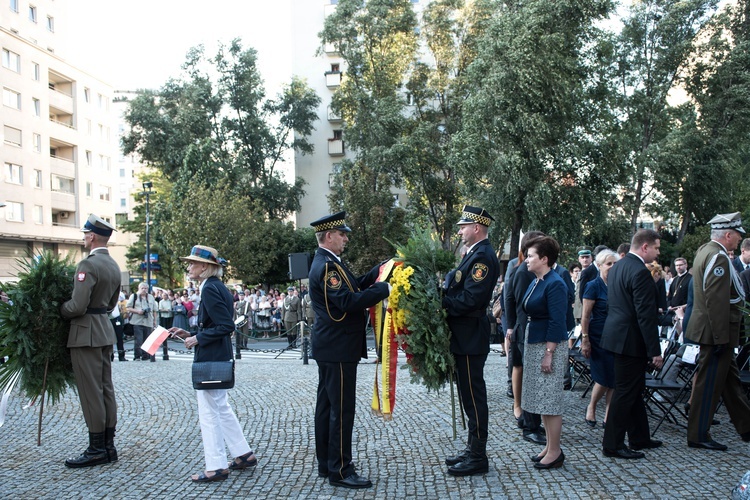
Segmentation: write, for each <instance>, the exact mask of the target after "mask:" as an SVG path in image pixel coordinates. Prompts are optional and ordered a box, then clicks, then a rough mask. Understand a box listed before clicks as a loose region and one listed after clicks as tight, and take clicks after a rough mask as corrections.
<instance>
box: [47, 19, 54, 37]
mask: <svg viewBox="0 0 750 500" xmlns="http://www.w3.org/2000/svg"><path fill="white" fill-rule="evenodd" d="M47 31H50V32H52V33H54V32H55V18H54V17H52V16H47Z"/></svg>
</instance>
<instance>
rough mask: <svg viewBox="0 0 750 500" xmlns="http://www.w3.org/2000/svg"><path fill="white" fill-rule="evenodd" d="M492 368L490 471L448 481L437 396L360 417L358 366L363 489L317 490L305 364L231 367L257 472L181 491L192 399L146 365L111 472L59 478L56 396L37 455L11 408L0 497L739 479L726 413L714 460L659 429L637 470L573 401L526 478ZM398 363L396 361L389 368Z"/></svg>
mask: <svg viewBox="0 0 750 500" xmlns="http://www.w3.org/2000/svg"><path fill="white" fill-rule="evenodd" d="M505 359H506V358H501V357H500V356H499V355H498V354H497V353H492V354H491V355H490V357H489V360H488V363H487V367H486V369H485V377H486V379H487V381H488V393H489V406H490V418H491V421H490V432H491V435H490V439H489V443H488V454H489V457H490V471H489V473H488V474H486V475H482V476H474V477H467V478H454V477H451V476H449V475H447V474H446V467H445V466H444V465H443V464H442V461H443V459H444V458H445V456H446V455H449V454H452V453H453V452H454V451H456V450H458V449H460V448H462V447H463V445H462V442H461V437H463V436H464V435H465V432H464V431H462V430H460V422H459V436H460V438H459V440H457V441H454V440H453V439H452V431H451V413H450V392H449V391H448V390H447V389H446V390H445V391H443V392H441V393H439V394H436V393H434V392H433V393H428V392H427V391H426V390H425V389H424V388H423V387H422V386H419V385H413V384H410V383H409V376H408V373H407V372H406V371H405V370H399V371H398V393H397V397H398V400H397V404H396V408H395V416H394V419H393V421H390V422H383V421H382V419H379V418H377V417H375V416H373V415H372V414H371V413H370V410H369V403H370V398H371V391H372V386H373V379H374V374H375V366H376V365H374V364H372V363H362V364H361V365H360V367H359V375H358V381H357V383H358V401H357V416H356V421H355V435H354V459H355V460H356V462H357V469H358V471H359V472H360V473H361V474H362V475H365V476H368V477H370V478H371V479H372V480H373V482H374V483H375V485H374V487H373V488H372V489H368V490H359V491H352V490H345V489H341V488H334V487H332V486H329V485H328V483H327V481H325V480H323V479H319V478H318V477H317V469H316V465H315V452H314V434H313V409H314V404H315V388H316V384H317V366H316V364H315V362H314V361H312V360H311V361H310V364H309V365H303V364H302V362H301V361H299V359H289V358H287V359H281V358H280V359H275V360H274V359H270V358H263V357H252V356H243V359H242V360H240V361H238V365H237V386H236V388H235V389H233V390H231V391H230V400H231V403H232V406H233V408H234V409H235V411H236V413H237V414H238V416H239V419H240V422H241V424H242V425H243V426H244V429H245V434H246V436H247V438H248V441H249V442H250V444H251V446H252V447H254V449H255V450H256V453H257V455H258V458H259V460H260V464H259V466H258V468H257V470H256V471H255V472H253V473H250V472H248V471H245V472H233V473H232V475H231V476H230V478H229V479H228V480H227V481H223V482H219V483H209V484H205V485H193V484H192V483H191V482H190V481H189V479H188V476H189V475H190V474H191V473H195V472H198V471H200V470H202V469H203V467H204V463H203V452H202V445H201V439H200V431H199V428H198V417H197V405H196V402H195V394H194V391H193V390H192V388H191V384H190V362H189V361H188V357H187V356H174V357H172V359H171V360H170V361H167V362H164V361H161V359H160V360H159V361H158V362H157V363H148V362H146V363H144V362H133V361H130V362H127V363H118V362H115V363H114V364H113V372H114V380H115V388H116V392H117V399H118V404H119V407H120V411H119V425H118V435H117V440H116V443H117V448H118V453H119V457H120V460H119V461H118V462H116V463H114V464H108V465H103V466H99V467H93V468H87V469H67V468H66V467H65V466H64V465H63V460H64V459H65V458H66V457H68V456H74V455H75V456H77V455H78V453H80V452H81V451H82V450H83V449H84V448H85V446H86V444H87V434H86V429H85V426H84V423H83V417H82V415H81V413H80V406H79V402H78V399H77V396H76V395H75V394H74V393H72V392H69V393H68V394H67V395H66V396H65V397H64V398H63V399H62V400H61V401H60V402H58V404H56V405H54V406H49V405H48V406H47V408H46V409H45V416H44V431H43V435H42V446H41V447H37V445H36V429H37V420H38V412H37V409H36V408H35V407H32V408H30V409H24V408H23V405H24V402H23V401H22V400H21V398H20V397H19V396H18V395H17V394H14V397H13V398H12V399H11V401H10V404H9V407H8V414H7V416H6V421H5V425H4V426H3V427H2V428H0V450H2V451H1V452H0V492H1V493H3V496H4V497H6V498H19V499H21V498H23V499H25V498H55V499H65V498H138V499H141V498H183V497H187V498H228V497H234V496H241V497H250V498H293V499H296V498H313V499H317V498H378V499H379V498H407V497H417V498H429V499H433V498H435V499H438V498H439V499H448V498H451V499H454V498H461V499H472V498H487V499H489V498H492V499H497V498H524V499H527V498H618V499H619V498H727V497H728V496H729V493H730V491H731V488H732V487H733V486H734V485H735V484H736V482H737V481H738V480H739V478H740V477H741V476H742V474H743V473H744V472H745V471H746V470H747V469H748V468H749V467H750V460H748V458H749V456H748V451H750V445H748V444H746V443H742V442H741V440H740V439H739V436H738V435H737V434H736V433H735V432H734V430H733V428H732V427H731V425H729V421H728V417H727V414H726V411H725V410H723V409H722V410H721V411H720V412H719V415H718V418H719V419H720V420H721V425H719V426H717V427H715V431H714V437H715V438H716V439H717V440H718V441H720V442H724V443H726V444H728V445H729V451H727V452H715V451H703V450H694V449H690V448H688V447H687V446H686V438H685V430H684V429H683V428H680V427H678V426H676V425H674V424H665V425H663V426H662V428H661V429H659V432H658V434H657V436H656V437H657V438H659V439H662V440H664V442H665V446H664V447H662V448H660V449H658V450H652V451H648V452H647V458H646V459H645V460H637V461H618V460H615V459H609V458H604V457H603V456H602V454H601V436H602V432H603V430H602V428H601V426H599V427H598V428H596V429H591V428H589V427H588V426H587V425H586V424H585V423H584V421H583V420H584V407H585V403H586V400H584V399H582V398H581V394H582V389H578V388H576V389H575V390H574V391H572V392H566V405H567V406H566V412H565V415H564V427H563V440H562V443H563V448H564V450H565V455H566V461H565V465H564V467H563V468H561V469H556V470H549V471H538V470H536V469H534V468H533V467H532V464H531V462H530V461H529V459H528V457H529V455H531V454H532V453H536V452H537V451H538V450H539V447H538V446H536V445H533V444H531V443H528V442H526V441H524V440H523V439H522V438H521V433H520V431H519V430H518V429H517V428H516V427H515V421H514V419H513V416H512V411H511V400H510V399H508V398H507V397H506V395H505V389H506V385H505ZM402 363H403V360H402ZM598 415H599V418H600V419H601V417H602V416H603V407H601V408H600V411H599V414H598Z"/></svg>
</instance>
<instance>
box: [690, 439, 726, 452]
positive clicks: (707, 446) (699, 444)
mask: <svg viewBox="0 0 750 500" xmlns="http://www.w3.org/2000/svg"><path fill="white" fill-rule="evenodd" d="M688 446H689V447H690V448H702V449H704V450H718V451H726V450H727V445H725V444H721V443H717V442H716V441H714V440H713V439H710V440H708V441H688Z"/></svg>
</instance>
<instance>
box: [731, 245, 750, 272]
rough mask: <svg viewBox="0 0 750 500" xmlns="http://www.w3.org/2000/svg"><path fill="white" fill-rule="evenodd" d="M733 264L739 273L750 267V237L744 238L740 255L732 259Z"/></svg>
mask: <svg viewBox="0 0 750 500" xmlns="http://www.w3.org/2000/svg"><path fill="white" fill-rule="evenodd" d="M732 265H733V266H734V269H735V270H736V271H737V274H739V273H742V272H743V271H745V270H748V269H750V238H745V239H744V240H742V244H741V245H740V255H739V256H737V257H735V258H734V259H732Z"/></svg>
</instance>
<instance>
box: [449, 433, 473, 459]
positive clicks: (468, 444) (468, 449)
mask: <svg viewBox="0 0 750 500" xmlns="http://www.w3.org/2000/svg"><path fill="white" fill-rule="evenodd" d="M472 440H473V438H472V435H471V434H469V439H468V440H467V441H466V448H464V451H462V452H461V453H459V454H458V455H454V456H452V457H448V458H446V459H445V465H447V466H449V467H451V466H454V465H456V464H457V463H459V462H463V461H464V460H466V459H467V458H469V454H470V453H471V442H472Z"/></svg>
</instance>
